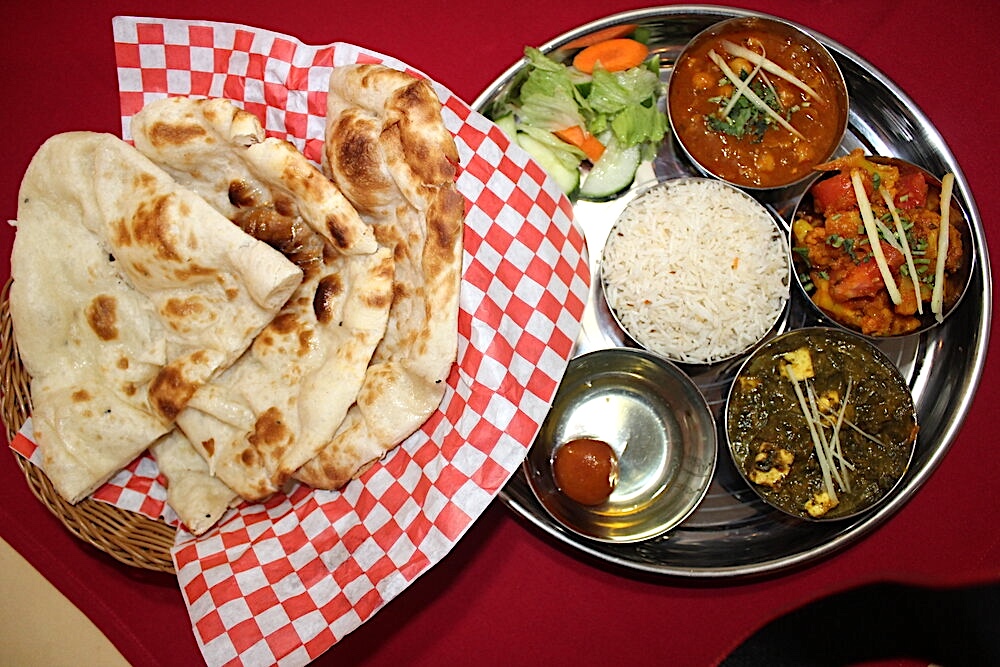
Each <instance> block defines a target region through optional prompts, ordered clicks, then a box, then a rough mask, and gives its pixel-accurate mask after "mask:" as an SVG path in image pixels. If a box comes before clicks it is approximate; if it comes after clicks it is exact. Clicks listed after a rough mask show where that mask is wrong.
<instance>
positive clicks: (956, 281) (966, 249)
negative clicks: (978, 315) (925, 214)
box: [789, 156, 976, 340]
mask: <svg viewBox="0 0 1000 667" xmlns="http://www.w3.org/2000/svg"><path fill="white" fill-rule="evenodd" d="M867 159H868V160H870V161H871V162H875V163H877V164H884V165H891V166H894V167H896V168H897V169H899V171H900V174H901V175H904V174H906V173H908V172H919V173H921V174H923V176H924V179H925V180H926V181H927V183H928V186H929V192H928V206H929V207H930V208H931V210H935V211H940V205H939V204H937V205H936V208H935V207H934V206H935V205H932V204H931V202H939V201H940V195H941V179H940V178H938V177H937V176H935V175H934V174H931V173H930V172H929V171H927V170H926V169H924V168H923V167H920V166H918V165H915V164H913V163H912V162H908V161H906V160H902V159H900V158H895V157H882V156H869V157H867ZM838 173H839V172H838V171H833V172H826V173H821V174H819V175H818V176H815V177H814V178H813V180H812V182H811V183H810V184H809V186H808V188H807V189H806V190H805V192H804V193H803V195H802V197H801V198H800V199H799V201H798V203H797V204H796V206H795V209H794V212H793V214H792V227H791V230H790V236H789V246H790V247H791V248H792V266H793V269H794V270H793V273H794V274H795V283H796V285H797V290H798V291H799V292H800V293H802V294H803V295H805V297H806V299H805V301H807V302H808V304H809V308H811V309H812V311H813V313H814V314H815V315H817V316H818V317H819V318H821V321H823V322H828V323H829V324H830V325H832V326H835V327H841V328H843V329H846V330H848V331H851V332H853V333H857V334H860V335H862V336H864V337H866V338H870V339H874V340H884V339H891V338H899V337H901V336H911V335H919V334H922V333H924V332H926V331H929V330H930V329H933V328H935V327H937V326H938V325H939V324H941V323H942V322H944V321H945V320H947V318H948V316H949V315H950V314H951V313H953V312H954V311H955V310H956V309H957V308H958V306H959V304H960V303H961V302H962V299H963V298H964V296H965V293H966V292H967V291H968V288H969V283H970V282H971V281H972V273H973V267H974V266H975V263H976V256H975V249H976V245H975V242H974V240H973V235H972V224H971V222H970V217H969V216H968V214H967V213H966V212H965V210H964V209H963V208H962V205H961V202H960V201H959V198H958V195H959V193H958V191H957V190H956V191H954V193H953V195H952V199H951V209H950V213H949V220H950V222H951V225H952V226H953V227H954V228H955V229H956V230H957V231H958V235H959V237H960V238H961V242H962V249H963V256H962V261H961V265H960V267H959V268H958V270H957V271H955V272H953V273H948V274H946V284H947V288H946V289H945V294H949V295H951V298H949V299H947V300H946V301H945V303H944V308H943V310H942V313H941V319H940V320H938V318H937V317H936V316H935V314H934V313H932V312H931V309H930V303H929V302H925V303H924V304H923V310H924V312H923V314H919V313H918V314H915V315H914V318H915V319H914V320H913V321H912V324H913V325H914V328H912V329H911V330H907V331H901V332H890V333H885V332H877V331H874V330H866V327H864V326H862V325H859V324H858V323H857V322H853V321H847V316H846V315H844V314H842V313H838V312H837V311H836V310H834V309H832V308H824V307H821V306H820V304H818V303H817V302H816V299H817V291H816V287H815V285H814V284H813V280H812V278H811V277H810V271H809V269H810V267H809V262H808V261H807V260H806V258H805V251H804V249H803V248H802V247H801V246H800V244H799V242H798V241H797V239H796V221H798V220H799V219H800V218H802V217H803V216H808V215H813V214H816V213H815V208H814V203H813V195H812V188H813V187H814V186H815V185H816V184H817V183H819V182H821V181H823V180H825V179H827V178H832V177H834V176H836V175H837V174H838ZM872 201H873V204H876V203H877V204H879V205H881V204H882V200H881V198H877V195H876V198H873V200H872ZM900 213H901V214H902V215H904V216H905V215H906V211H901V212H900ZM886 224H887V226H889V227H890V228H892V227H894V223H893V222H892V221H887V223H886ZM917 261H919V259H918V260H917ZM930 269H931V270H933V267H930ZM900 291H901V292H902V289H900ZM882 292H885V294H886V295H887V294H888V292H887V290H886V288H885V287H883V288H882ZM906 296H909V295H908V294H907V295H906ZM886 298H887V297H886Z"/></svg>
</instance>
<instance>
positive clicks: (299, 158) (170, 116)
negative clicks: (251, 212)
mask: <svg viewBox="0 0 1000 667" xmlns="http://www.w3.org/2000/svg"><path fill="white" fill-rule="evenodd" d="M130 128H131V132H132V139H133V141H134V142H135V146H136V148H138V149H139V150H140V151H141V152H142V153H143V154H144V155H146V156H147V157H149V158H150V159H151V160H153V162H155V163H157V164H158V165H160V166H161V167H163V169H164V170H166V171H167V172H168V173H169V174H170V175H171V176H173V177H174V178H175V179H176V180H177V182H178V183H181V184H182V185H184V186H186V187H189V188H191V189H192V190H194V191H195V192H197V193H198V194H200V195H201V196H202V197H204V198H205V200H206V201H208V203H210V204H211V205H212V206H213V207H214V208H215V209H216V210H217V211H219V212H220V213H222V214H223V215H225V216H226V217H227V218H229V219H233V218H234V217H235V216H236V215H238V214H242V213H243V212H244V211H245V210H246V209H248V208H252V207H260V206H263V205H266V206H269V207H271V208H273V209H274V210H275V211H276V212H277V213H279V214H280V215H281V216H283V217H284V218H286V219H297V218H298V219H301V220H303V221H304V222H305V223H306V224H307V225H308V226H309V227H310V228H311V229H312V230H313V231H314V232H316V233H317V234H319V235H320V236H322V237H323V238H324V239H325V240H326V241H327V242H328V243H330V244H331V245H332V246H333V247H334V248H335V249H336V250H338V251H340V252H342V253H345V254H350V255H353V254H369V253H372V252H375V249H376V247H377V244H376V242H375V237H374V234H373V232H372V229H371V228H370V227H369V226H368V225H366V224H364V222H363V221H362V220H361V218H360V217H359V216H358V213H357V211H355V210H354V207H353V206H351V204H350V203H349V202H348V201H347V200H346V199H345V198H344V195H343V194H341V192H340V190H338V189H337V188H336V187H335V186H334V185H333V184H332V183H331V182H330V181H329V179H327V178H326V177H324V176H323V174H322V173H321V172H320V171H319V170H318V169H316V168H315V167H314V166H313V165H312V164H311V163H310V162H309V161H308V160H307V159H306V158H305V156H304V155H302V153H300V152H299V151H298V150H297V149H296V148H295V147H294V146H293V145H291V144H290V143H288V142H287V141H282V140H280V139H277V138H274V137H265V133H264V128H263V126H262V125H261V123H260V121H259V120H258V119H257V117H256V116H254V115H253V114H251V113H249V112H246V111H244V110H242V109H240V108H239V107H237V106H236V105H234V104H233V103H232V102H231V101H229V100H225V99H212V100H200V99H190V98H186V97H171V98H167V99H162V100H157V101H154V102H151V103H149V104H147V105H146V106H144V107H143V108H142V109H141V110H140V111H139V112H138V113H137V114H136V115H135V116H133V117H132V122H131V124H130Z"/></svg>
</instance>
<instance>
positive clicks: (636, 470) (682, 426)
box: [524, 348, 718, 543]
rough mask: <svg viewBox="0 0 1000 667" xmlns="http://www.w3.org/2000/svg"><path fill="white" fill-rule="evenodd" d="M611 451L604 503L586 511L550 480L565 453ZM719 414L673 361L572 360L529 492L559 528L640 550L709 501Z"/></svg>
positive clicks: (639, 355) (545, 427)
mask: <svg viewBox="0 0 1000 667" xmlns="http://www.w3.org/2000/svg"><path fill="white" fill-rule="evenodd" d="M579 438H592V439H595V440H599V441H601V442H605V443H607V444H608V445H609V446H610V447H611V448H612V449H613V450H614V451H615V454H616V455H617V458H618V475H617V477H618V482H617V485H616V486H615V488H614V491H613V492H612V494H611V497H610V498H608V500H607V501H605V502H604V503H603V504H600V505H596V506H586V505H581V504H579V503H577V502H574V501H573V500H570V499H569V498H567V497H566V496H565V495H563V493H561V492H560V490H559V488H558V486H557V484H556V482H555V479H554V477H553V474H552V462H553V456H554V455H555V453H556V451H557V450H558V449H559V447H560V446H562V445H564V444H565V443H568V442H571V441H573V440H576V439H579ZM717 444H718V443H717V432H716V426H715V422H714V419H713V415H712V412H711V410H710V409H709V407H708V403H707V402H706V401H705V397H704V396H702V395H701V392H699V391H698V387H697V386H695V384H694V382H692V381H691V379H690V378H688V377H687V376H686V375H685V374H684V373H683V372H682V371H681V370H680V369H678V368H677V367H676V366H674V365H673V364H672V363H670V362H669V361H666V360H664V359H661V358H659V357H658V356H656V355H654V354H651V353H649V352H645V351H642V350H630V349H625V348H609V349H605V350H595V351H594V352H590V353H589V354H585V355H582V356H579V357H576V358H574V359H572V360H571V361H570V363H569V366H568V367H567V369H566V374H565V376H564V377H563V380H562V383H561V384H560V385H559V391H558V392H557V393H556V397H555V399H554V402H553V404H552V409H551V410H550V411H549V415H548V417H547V418H546V420H545V423H544V424H542V428H541V431H539V434H538V436H537V437H536V438H535V444H534V445H533V446H532V448H531V450H530V451H529V452H528V457H527V458H526V459H525V462H524V473H525V475H526V476H527V478H528V484H529V486H530V487H531V489H532V491H533V492H534V494H535V497H536V498H537V499H538V502H539V503H541V505H542V507H544V508H545V511H546V512H548V513H549V515H550V516H551V517H552V518H553V519H555V520H556V522H558V523H559V524H561V525H562V526H564V527H565V528H567V529H568V530H570V531H572V532H574V533H577V534H579V535H581V536H583V537H586V538H589V539H592V540H597V541H601V542H618V543H624V542H638V541H640V540H647V539H650V538H654V537H657V536H659V535H663V534H664V533H666V532H667V531H669V530H670V529H672V528H674V527H675V526H677V525H678V524H679V523H680V522H682V521H683V520H684V519H685V518H687V517H688V516H689V515H690V514H691V512H693V511H694V510H695V508H696V507H697V506H698V503H699V502H701V500H702V498H704V497H705V493H706V492H707V491H708V485H709V483H710V482H711V480H712V473H713V472H714V470H715V462H716V457H717V456H718V447H717Z"/></svg>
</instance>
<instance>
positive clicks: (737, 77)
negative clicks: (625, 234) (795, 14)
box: [667, 17, 848, 189]
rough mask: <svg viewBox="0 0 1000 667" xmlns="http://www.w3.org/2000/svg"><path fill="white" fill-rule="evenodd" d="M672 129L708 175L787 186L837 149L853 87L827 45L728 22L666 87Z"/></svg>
mask: <svg viewBox="0 0 1000 667" xmlns="http://www.w3.org/2000/svg"><path fill="white" fill-rule="evenodd" d="M667 111H668V115H669V118H670V124H671V128H672V129H673V131H674V134H675V135H676V137H677V140H678V142H679V144H680V146H681V147H682V148H683V149H684V152H685V153H687V155H688V156H689V157H690V158H691V159H692V160H693V161H694V162H695V163H696V164H697V165H698V167H700V168H701V169H702V170H703V171H705V172H707V173H709V174H711V175H713V176H716V177H718V178H720V179H722V180H725V181H727V182H729V183H732V184H733V185H736V186H739V187H742V188H748V189H769V188H780V187H785V186H787V185H790V184H792V183H796V182H798V181H800V180H802V179H804V178H806V177H808V176H809V174H810V170H811V169H812V167H814V166H815V165H817V164H819V163H821V162H823V161H825V160H827V159H828V158H829V157H830V156H831V155H833V153H834V151H835V150H836V148H837V146H838V145H839V143H840V141H841V139H842V138H843V136H844V133H845V130H846V128H847V111H848V92H847V86H846V84H845V82H844V77H843V74H842V73H841V71H840V68H839V67H838V65H837V63H836V61H835V60H834V59H833V57H832V56H831V55H830V53H829V51H827V50H826V48H825V47H824V46H823V45H822V44H820V43H819V42H818V41H817V40H816V39H814V38H813V37H812V36H811V35H809V34H808V33H807V32H805V31H803V30H800V29H798V28H797V27H795V26H794V25H792V24H789V23H786V22H784V21H779V20H777V19H770V18H764V17H743V18H734V19H729V20H726V21H721V22H719V23H717V24H715V25H713V26H711V27H709V28H707V29H705V30H703V31H702V32H700V33H699V34H698V35H697V36H695V37H694V39H692V40H691V41H690V42H689V43H688V45H687V46H686V47H685V48H684V51H683V52H682V53H681V55H680V56H679V57H678V58H677V62H676V64H675V66H674V70H673V72H672V74H671V76H670V83H669V86H668V91H667Z"/></svg>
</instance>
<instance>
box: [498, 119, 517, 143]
mask: <svg viewBox="0 0 1000 667" xmlns="http://www.w3.org/2000/svg"><path fill="white" fill-rule="evenodd" d="M493 122H494V123H496V125H497V127H499V128H500V129H501V130H503V131H504V134H506V135H507V136H508V137H510V139H511V141H513V140H514V138H515V137H516V136H517V123H516V122H515V121H514V114H512V113H509V114H507V115H506V116H504V117H503V118H497V119H496V120H494V121H493Z"/></svg>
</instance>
